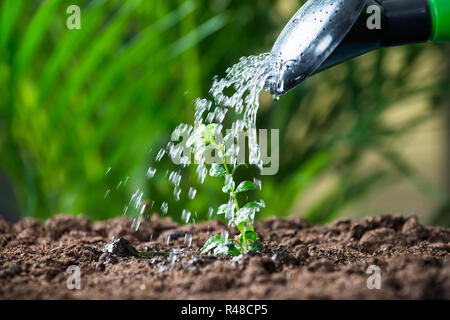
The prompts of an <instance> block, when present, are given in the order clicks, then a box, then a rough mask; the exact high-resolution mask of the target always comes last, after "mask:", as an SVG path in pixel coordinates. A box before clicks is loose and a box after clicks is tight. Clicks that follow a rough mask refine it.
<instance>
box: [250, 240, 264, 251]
mask: <svg viewBox="0 0 450 320" xmlns="http://www.w3.org/2000/svg"><path fill="white" fill-rule="evenodd" d="M250 251H255V252H263V251H264V247H263V245H262V243H261V241H259V240H255V241H254V242H253V244H252V246H251V248H250Z"/></svg>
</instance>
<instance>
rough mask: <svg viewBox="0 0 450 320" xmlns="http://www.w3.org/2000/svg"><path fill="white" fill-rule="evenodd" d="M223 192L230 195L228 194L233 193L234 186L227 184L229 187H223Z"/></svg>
mask: <svg viewBox="0 0 450 320" xmlns="http://www.w3.org/2000/svg"><path fill="white" fill-rule="evenodd" d="M222 192H224V193H228V194H230V193H231V192H233V186H232V184H227V185H225V186H223V188H222Z"/></svg>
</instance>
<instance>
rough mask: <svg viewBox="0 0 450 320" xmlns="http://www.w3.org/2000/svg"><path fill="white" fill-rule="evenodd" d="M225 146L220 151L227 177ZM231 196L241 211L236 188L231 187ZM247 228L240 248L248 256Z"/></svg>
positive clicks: (243, 232)
mask: <svg viewBox="0 0 450 320" xmlns="http://www.w3.org/2000/svg"><path fill="white" fill-rule="evenodd" d="M224 149H225V146H222V148H220V151H221V153H222V161H223V166H224V167H225V171H226V172H227V175H230V171H229V170H228V165H227V157H226V156H225V152H224V151H225V150H224ZM231 179H233V174H231ZM231 196H232V197H233V200H234V204H235V205H236V211H239V203H238V201H237V197H236V192H234V186H233V185H232V186H231ZM245 231H246V230H245V228H244V230H243V231H241V233H242V242H243V244H242V246H240V247H241V248H242V253H243V254H246V253H247V251H248V241H247V237H246V236H245Z"/></svg>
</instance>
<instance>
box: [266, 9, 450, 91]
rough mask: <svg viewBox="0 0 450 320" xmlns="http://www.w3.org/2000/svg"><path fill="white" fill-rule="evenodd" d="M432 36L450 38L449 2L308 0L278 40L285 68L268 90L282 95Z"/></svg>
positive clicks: (278, 53)
mask: <svg viewBox="0 0 450 320" xmlns="http://www.w3.org/2000/svg"><path fill="white" fill-rule="evenodd" d="M428 40H430V41H446V42H448V41H450V0H309V1H307V2H306V3H305V4H304V5H303V6H302V7H301V8H300V9H299V10H298V11H297V12H296V13H295V14H294V16H293V17H292V18H291V19H290V20H289V22H288V23H287V25H286V26H285V27H284V29H283V31H282V32H281V34H280V35H279V37H278V39H277V40H276V41H275V44H274V46H273V48H272V51H271V53H272V55H273V56H274V58H275V59H277V61H278V62H279V63H278V64H279V65H280V66H281V67H280V70H279V72H278V75H277V76H272V77H270V78H268V79H267V82H266V89H267V90H268V91H270V92H271V93H272V95H275V96H280V95H282V94H284V93H286V92H287V91H289V90H291V89H292V88H294V87H295V86H297V85H298V84H300V83H301V82H302V81H303V80H305V79H306V78H307V77H308V76H310V75H313V74H315V73H318V72H320V71H323V70H325V69H328V68H330V67H332V66H334V65H337V64H339V63H341V62H344V61H346V60H348V59H351V58H354V57H356V56H359V55H361V54H364V53H366V52H369V51H371V50H374V49H378V48H383V47H390V46H397V45H404V44H411V43H420V42H426V41H428Z"/></svg>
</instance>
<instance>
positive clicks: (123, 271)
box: [0, 216, 450, 299]
mask: <svg viewBox="0 0 450 320" xmlns="http://www.w3.org/2000/svg"><path fill="white" fill-rule="evenodd" d="M130 225H131V221H130V220H129V219H125V218H119V219H114V220H110V221H106V222H91V221H89V220H87V219H84V218H74V217H71V216H56V217H54V218H52V219H50V220H47V221H46V222H45V223H41V222H38V221H36V220H32V219H25V220H22V221H20V222H18V223H16V224H13V225H11V224H8V223H6V222H4V221H3V220H0V298H2V299H16V298H19V299H22V298H25V299H73V298H75V299H130V298H133V299H252V298H253V299H305V298H307V299H310V298H313V299H318V298H330V299H340V298H344V299H347V298H363V299H374V298H375V299H391V298H393V299H405V298H413V299H416V298H418V299H422V298H441V299H442V298H443V299H450V257H449V255H450V229H444V228H435V227H423V226H421V225H420V224H419V223H418V222H417V220H416V219H415V218H409V219H405V218H403V217H401V216H385V217H378V218H368V219H364V220H357V221H356V220H355V221H354V220H340V221H336V222H334V223H332V224H329V225H326V226H308V224H307V223H306V221H304V220H302V219H299V218H297V219H290V220H285V219H279V218H275V219H268V220H265V221H261V222H259V223H257V225H256V231H257V232H258V233H259V234H260V235H261V238H262V240H263V241H262V242H263V244H264V246H265V248H266V252H265V253H262V254H257V255H253V256H246V257H244V258H242V257H241V258H234V259H233V258H229V257H216V256H212V255H199V254H198V253H197V252H196V250H197V249H199V248H200V247H201V245H202V244H203V243H204V242H205V240H206V239H207V238H208V237H209V236H211V235H212V234H215V233H218V232H220V231H221V230H225V229H226V228H225V226H224V225H223V224H221V223H219V222H209V223H202V224H198V225H197V226H195V227H194V226H193V225H186V226H182V227H180V226H177V225H176V224H174V223H173V222H171V221H170V220H169V219H161V218H158V217H156V216H153V218H152V219H151V221H149V222H144V223H142V224H141V226H140V228H139V231H138V232H134V231H132V230H131V229H130ZM185 233H189V234H192V235H193V237H192V244H191V247H190V248H186V245H185V241H184V239H185ZM231 234H233V232H231ZM168 235H170V239H169V244H168V245H167V244H166V241H167V238H168V237H167V236H168ZM113 236H115V237H116V238H117V237H121V239H126V240H128V241H129V242H130V244H131V245H132V247H131V246H130V247H124V248H122V249H123V250H121V251H120V252H117V254H114V253H111V254H110V253H103V252H102V249H103V247H104V246H105V244H107V243H108V242H109V240H110V239H111V237H113ZM150 237H152V241H150ZM133 247H134V249H136V250H137V251H140V252H142V251H148V250H151V251H154V252H157V253H161V254H162V253H167V252H168V251H170V250H172V249H174V248H176V249H182V250H179V251H176V252H175V255H174V254H171V255H170V256H167V255H155V256H153V255H152V254H151V253H148V254H147V258H142V257H141V258H137V257H135V256H133V254H135V252H134V251H133ZM183 248H184V249H183ZM70 265H78V266H79V267H80V271H81V289H80V290H69V289H67V279H68V277H69V276H70V274H68V273H66V269H67V267H68V266H70ZM370 265H377V266H378V267H379V268H380V278H381V289H379V290H377V289H373V290H369V289H368V287H367V279H368V277H370V275H369V274H366V270H367V268H368V266H370Z"/></svg>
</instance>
